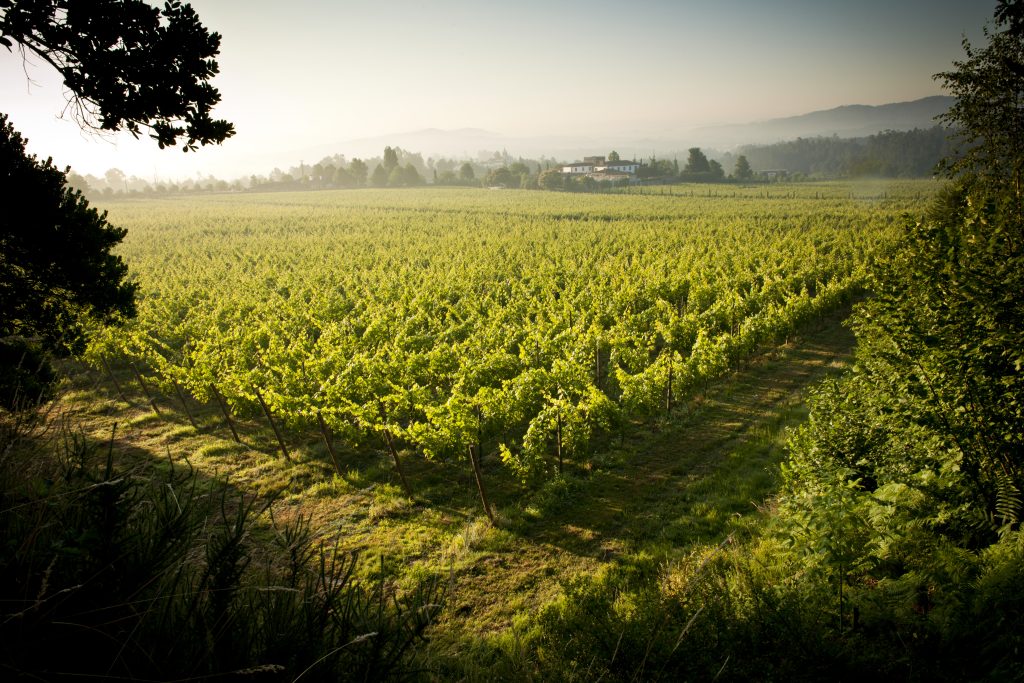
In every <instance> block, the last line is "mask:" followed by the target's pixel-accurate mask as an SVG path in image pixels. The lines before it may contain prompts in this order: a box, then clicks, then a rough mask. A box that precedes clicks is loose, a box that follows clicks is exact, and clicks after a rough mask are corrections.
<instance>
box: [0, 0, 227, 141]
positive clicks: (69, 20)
mask: <svg viewBox="0 0 1024 683" xmlns="http://www.w3.org/2000/svg"><path fill="white" fill-rule="evenodd" d="M0 12H2V15H0V44H2V45H4V46H5V47H7V48H8V50H12V49H13V47H14V45H15V43H17V44H18V45H20V46H21V47H22V48H23V49H25V50H29V51H31V52H34V53H35V54H37V55H39V56H40V57H41V58H42V59H44V60H45V61H46V62H47V63H49V64H51V65H52V66H53V67H54V68H55V69H57V71H59V72H60V74H61V76H63V78H64V85H65V86H66V87H67V89H68V91H69V96H70V101H69V105H70V107H71V109H72V111H73V113H74V114H75V116H76V117H77V119H78V121H79V123H80V124H81V125H83V126H85V127H89V128H96V129H100V130H107V131H114V130H121V129H126V130H128V131H129V132H131V133H132V134H133V135H135V136H136V137H138V135H139V133H140V132H141V131H142V129H143V128H147V129H149V130H150V131H151V137H153V138H154V139H155V140H156V141H157V143H158V144H159V145H160V147H161V148H163V147H168V146H174V145H176V144H177V142H178V140H179V139H182V140H183V147H184V149H185V150H194V149H196V147H197V145H207V144H211V143H219V142H223V141H224V140H225V139H227V138H228V137H230V136H231V135H233V134H234V128H233V126H232V125H231V124H230V123H228V122H227V121H224V120H215V119H213V118H212V117H211V110H212V109H213V107H214V106H215V105H216V104H217V103H218V102H219V101H220V93H219V92H217V90H216V89H215V88H214V87H213V86H212V85H210V83H209V81H210V79H211V78H212V77H213V76H214V75H215V74H216V73H217V62H216V61H215V59H214V57H215V56H216V55H217V53H218V51H219V49H220V35H219V34H217V33H210V32H209V31H208V30H207V29H206V28H205V27H203V25H202V24H200V23H199V18H198V16H196V13H195V11H194V10H193V9H192V8H191V6H189V5H187V4H182V3H181V2H178V1H177V0H174V1H172V2H167V3H166V4H165V5H164V6H163V8H162V9H157V8H155V7H151V6H149V5H148V4H146V3H145V2H142V0H90V1H89V2H73V1H72V0H0Z"/></svg>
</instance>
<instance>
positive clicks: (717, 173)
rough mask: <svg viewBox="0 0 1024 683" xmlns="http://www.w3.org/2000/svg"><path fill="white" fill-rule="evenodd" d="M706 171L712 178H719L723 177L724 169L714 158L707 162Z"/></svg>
mask: <svg viewBox="0 0 1024 683" xmlns="http://www.w3.org/2000/svg"><path fill="white" fill-rule="evenodd" d="M708 173H709V174H710V175H711V178H712V180H721V179H722V178H724V177H725V170H724V169H723V168H722V164H720V163H718V162H717V161H715V160H714V159H712V160H711V161H709V162H708Z"/></svg>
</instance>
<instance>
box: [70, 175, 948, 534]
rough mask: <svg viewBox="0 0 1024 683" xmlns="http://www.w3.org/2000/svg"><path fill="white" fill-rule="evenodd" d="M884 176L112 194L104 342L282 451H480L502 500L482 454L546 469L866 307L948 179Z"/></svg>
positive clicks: (405, 481)
mask: <svg viewBox="0 0 1024 683" xmlns="http://www.w3.org/2000/svg"><path fill="white" fill-rule="evenodd" d="M884 189H885V191H884V192H881V191H880V190H879V189H878V188H871V187H855V186H851V185H839V184H836V185H810V184H808V185H803V186H792V187H787V188H785V189H784V190H773V191H771V192H770V194H767V195H766V192H765V190H764V189H763V188H748V189H742V188H740V189H735V190H731V191H730V192H729V193H728V194H727V195H726V194H724V193H723V196H717V195H716V196H702V194H701V192H700V191H699V190H698V191H696V192H691V193H690V195H691V196H621V195H601V196H579V195H565V194H558V193H526V192H481V191H473V190H448V191H438V190H428V189H425V190H413V191H407V192H400V193H386V192H376V191H349V192H320V193H303V194H267V195H244V196H243V195H221V196H213V197H208V198H203V199H195V198H168V199H166V200H162V201H158V202H153V201H147V202H131V201H126V202H119V203H112V204H111V205H110V207H109V210H110V219H111V220H112V221H113V222H114V223H115V224H118V225H122V226H124V227H126V228H128V231H129V232H128V238H127V239H126V241H125V243H124V245H123V249H122V252H123V254H124V256H125V258H126V260H127V262H128V263H129V266H130V268H131V270H132V273H133V277H134V278H135V280H136V281H137V282H138V285H139V312H138V318H137V319H136V320H133V321H131V322H130V323H129V324H128V326H127V328H125V329H111V330H108V331H105V332H102V333H100V334H98V335H97V336H96V337H95V339H94V343H93V345H92V347H91V348H90V351H89V357H90V358H91V359H92V361H93V362H94V363H95V365H96V366H97V367H103V366H106V367H109V366H110V364H117V365H118V366H119V367H129V368H131V371H132V373H133V376H134V377H135V378H136V379H137V380H138V382H139V383H140V385H141V386H142V387H143V388H144V390H145V391H146V392H147V393H148V394H149V396H150V397H151V399H152V398H154V397H156V396H158V395H162V396H163V397H164V399H165V400H173V401H176V402H178V404H179V405H181V406H183V407H184V409H185V411H186V412H187V411H188V402H189V401H191V402H195V401H199V402H201V403H204V404H209V405H215V406H217V407H218V409H219V411H220V413H221V414H222V416H223V420H224V424H225V428H226V429H230V430H231V432H232V433H234V432H235V426H234V421H235V420H236V419H243V420H261V421H262V420H266V421H267V422H269V424H270V425H271V426H272V427H273V430H274V433H275V435H276V442H277V444H278V445H279V448H280V452H281V457H283V458H285V459H290V458H291V457H292V449H293V448H294V447H295V446H296V445H299V446H301V445H302V444H305V443H309V442H311V441H312V442H316V441H318V440H322V442H323V443H324V444H325V445H326V447H325V455H327V454H329V457H330V458H332V459H333V460H334V462H333V466H334V467H336V468H338V470H339V472H340V470H341V465H340V464H339V462H338V458H339V456H338V450H339V449H341V448H351V447H358V446H369V447H372V448H380V449H382V450H386V452H387V453H388V454H389V456H390V458H391V459H392V463H393V466H394V468H395V473H396V475H397V477H398V480H399V481H400V482H401V484H402V486H403V488H404V489H405V491H406V493H407V494H410V495H411V494H413V493H414V491H415V487H416V482H415V481H412V480H410V478H409V477H407V476H406V474H405V472H404V468H403V461H407V460H408V459H409V458H425V459H427V460H429V461H446V462H465V463H466V464H465V466H466V467H467V468H470V467H472V469H473V471H474V473H475V479H476V482H477V484H478V486H479V489H480V495H481V499H482V501H483V505H484V509H485V510H486V511H487V513H488V514H491V511H490V506H489V504H488V502H487V499H486V493H485V486H484V482H483V480H482V475H481V471H480V467H479V463H480V461H481V458H482V457H485V456H486V457H490V458H491V459H493V460H495V462H497V461H498V460H499V459H500V462H501V464H502V466H503V467H505V468H508V470H509V471H510V472H511V473H512V474H514V475H515V476H516V477H517V478H519V479H520V480H521V481H522V482H524V484H527V485H530V484H531V483H536V482H538V481H543V480H545V479H546V478H547V477H549V476H550V475H552V474H553V473H555V472H559V471H561V470H562V469H563V468H564V467H565V466H566V464H567V463H580V462H582V461H584V460H586V459H587V458H588V456H589V454H590V453H591V451H592V449H593V448H594V445H595V444H596V443H600V442H601V440H602V439H608V438H612V437H614V435H616V434H617V433H618V432H619V431H620V430H621V429H622V428H623V425H626V424H629V423H630V422H633V421H636V420H642V419H647V418H650V417H652V416H657V415H662V414H665V413H669V412H671V411H672V410H673V409H674V407H675V406H677V405H679V404H680V403H682V402H685V401H686V400H687V399H688V398H689V397H691V396H692V395H694V394H695V393H698V392H701V391H704V390H706V388H707V387H708V385H709V383H711V382H713V381H714V380H716V379H717V378H719V377H721V376H723V375H724V374H725V373H727V372H729V371H730V370H731V369H734V368H736V367H737V366H738V365H739V364H740V363H742V362H743V361H744V360H745V359H748V358H750V357H751V356H752V355H754V354H757V353H758V352H760V351H763V350H764V349H766V348H768V347H770V346H772V345H775V344H778V343H781V342H784V341H785V340H786V339H787V338H788V337H789V336H790V335H791V334H792V333H793V332H794V331H796V330H798V329H799V328H800V327H801V326H802V325H804V324H805V323H807V322H808V321H811V320H813V319H816V318H818V317H820V316H822V315H823V314H825V313H827V312H829V311H831V310H833V309H835V308H836V307H837V306H839V305H841V304H843V303H845V302H848V301H849V300H850V299H851V297H853V296H854V295H856V293H857V292H858V291H859V290H860V289H861V288H862V286H863V284H864V278H865V272H866V271H865V266H866V264H867V263H868V262H869V260H870V259H871V258H872V254H875V253H877V251H878V250H879V249H881V248H883V247H884V245H885V244H886V243H887V241H888V240H890V239H891V237H892V228H893V226H894V225H895V223H896V222H897V221H898V219H899V217H900V215H901V214H903V213H904V212H907V211H913V210H917V209H918V207H920V206H921V196H922V193H924V194H928V193H930V192H931V191H932V186H931V185H930V184H927V183H910V184H905V185H901V186H897V187H886V188H884ZM155 406H156V404H155V403H154V407H155ZM235 438H236V439H237V434H236V435H235Z"/></svg>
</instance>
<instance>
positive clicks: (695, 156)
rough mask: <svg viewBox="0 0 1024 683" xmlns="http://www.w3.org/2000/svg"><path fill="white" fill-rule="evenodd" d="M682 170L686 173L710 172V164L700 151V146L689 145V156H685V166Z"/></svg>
mask: <svg viewBox="0 0 1024 683" xmlns="http://www.w3.org/2000/svg"><path fill="white" fill-rule="evenodd" d="M683 170H685V171H686V172H687V173H710V172H711V164H710V163H709V162H708V158H707V157H706V156H705V155H704V152H702V151H700V147H691V148H690V156H689V158H687V160H686V167H685V168H684V169H683Z"/></svg>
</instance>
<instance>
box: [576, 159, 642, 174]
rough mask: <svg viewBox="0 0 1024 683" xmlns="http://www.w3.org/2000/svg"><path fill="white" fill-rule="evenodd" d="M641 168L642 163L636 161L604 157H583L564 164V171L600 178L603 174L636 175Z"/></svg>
mask: <svg viewBox="0 0 1024 683" xmlns="http://www.w3.org/2000/svg"><path fill="white" fill-rule="evenodd" d="M639 169H640V163H639V162H636V161H607V160H606V159H605V158H604V157H583V161H574V162H573V163H571V164H565V165H564V166H562V173H568V174H569V175H593V176H595V177H597V178H598V179H600V177H601V176H607V175H611V174H615V175H620V174H624V173H625V174H628V175H635V174H636V172H637V171H638V170H639Z"/></svg>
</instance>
